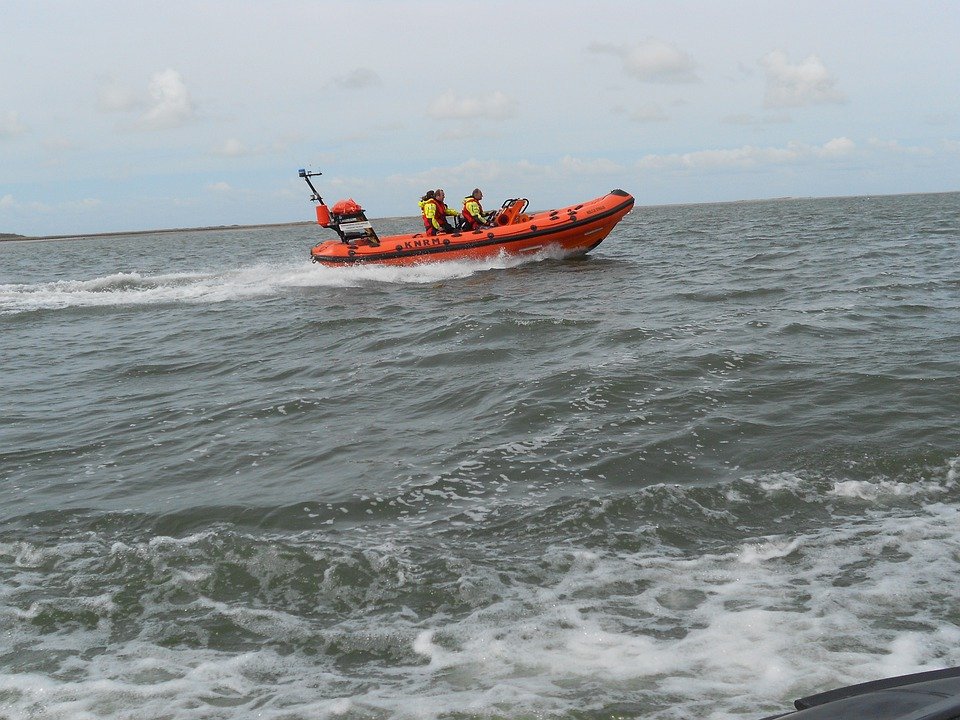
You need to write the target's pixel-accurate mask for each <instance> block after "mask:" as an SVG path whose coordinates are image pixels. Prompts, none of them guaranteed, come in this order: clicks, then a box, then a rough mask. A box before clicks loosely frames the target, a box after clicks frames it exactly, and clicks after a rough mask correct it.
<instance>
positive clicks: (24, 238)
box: [0, 190, 960, 243]
mask: <svg viewBox="0 0 960 720" xmlns="http://www.w3.org/2000/svg"><path fill="white" fill-rule="evenodd" d="M957 193H960V190H937V191H934V192H907V193H878V194H867V195H823V196H813V195H798V196H792V195H786V196H782V197H775V198H753V199H748V200H714V201H704V202H686V203H665V204H654V205H638V206H637V208H638V209H639V208H642V207H649V208H662V207H687V206H690V205H732V204H737V203H763V202H789V201H795V200H843V199H849V198H859V197H862V198H878V197H901V196H907V195H954V194H957ZM407 217H410V218H414V219H417V220H418V219H419V217H418V216H415V215H410V216H391V217H385V218H370V219H371V221H374V222H375V221H378V220H394V219H400V218H407ZM315 224H316V221H315V220H298V221H296V222H287V223H260V224H257V225H208V226H203V227H184V228H162V229H159V230H126V231H122V232H105V233H74V234H70V235H16V234H13V233H0V243H3V242H38V241H43V240H84V239H87V238H107V237H128V236H140V235H162V234H167V233H183V232H213V231H217V230H219V231H221V232H222V231H224V230H258V229H262V228H274V227H296V226H299V225H315Z"/></svg>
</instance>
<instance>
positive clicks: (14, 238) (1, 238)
mask: <svg viewBox="0 0 960 720" xmlns="http://www.w3.org/2000/svg"><path fill="white" fill-rule="evenodd" d="M315 224H316V222H314V221H310V220H300V221H298V222H289V223H260V224H258V225H207V226H204V227H185V228H163V229H160V230H126V231H123V232H105V233H75V234H71V235H13V234H0V242H26V241H39V240H84V239H87V238H106V237H127V236H131V235H138V236H139V235H164V234H169V233H183V232H214V231H217V230H219V231H224V230H258V229H262V228H272V227H293V226H296V225H315Z"/></svg>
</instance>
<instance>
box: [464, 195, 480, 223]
mask: <svg viewBox="0 0 960 720" xmlns="http://www.w3.org/2000/svg"><path fill="white" fill-rule="evenodd" d="M474 204H475V205H476V206H477V214H476V215H474V214H473V213H472V212H471V211H470V206H471V205H474ZM463 219H464V220H465V221H466V222H467V225H468V226H469V227H470V228H471V229H473V228H475V227H476V226H477V225H480V224H482V223H483V205H481V204H480V201H479V200H477V199H476V198H475V197H474V196H473V195H467V196H466V197H465V198H464V199H463Z"/></svg>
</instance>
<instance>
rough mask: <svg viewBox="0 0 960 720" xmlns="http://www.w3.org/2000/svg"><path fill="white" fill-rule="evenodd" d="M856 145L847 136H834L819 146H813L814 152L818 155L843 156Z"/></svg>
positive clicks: (850, 151)
mask: <svg viewBox="0 0 960 720" xmlns="http://www.w3.org/2000/svg"><path fill="white" fill-rule="evenodd" d="M856 147H857V145H856V143H855V142H853V140H851V139H850V138H848V137H839V138H834V139H833V140H829V141H827V142H825V143H824V144H823V145H822V146H821V147H820V148H814V154H816V155H819V156H820V157H843V156H845V155H849V154H850V153H852V152H853V151H854V150H855V149H856Z"/></svg>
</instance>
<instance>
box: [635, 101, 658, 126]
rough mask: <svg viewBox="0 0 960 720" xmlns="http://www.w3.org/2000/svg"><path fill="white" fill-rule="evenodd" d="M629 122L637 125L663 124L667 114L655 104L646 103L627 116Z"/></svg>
mask: <svg viewBox="0 0 960 720" xmlns="http://www.w3.org/2000/svg"><path fill="white" fill-rule="evenodd" d="M628 117H629V118H630V119H631V120H633V121H634V122H638V123H650V122H663V121H664V120H666V119H667V114H666V113H665V112H664V111H663V108H662V107H660V106H659V105H658V104H657V103H648V104H646V105H641V106H640V107H638V108H637V109H636V110H634V111H633V112H631V113H630V114H629V116H628Z"/></svg>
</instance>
